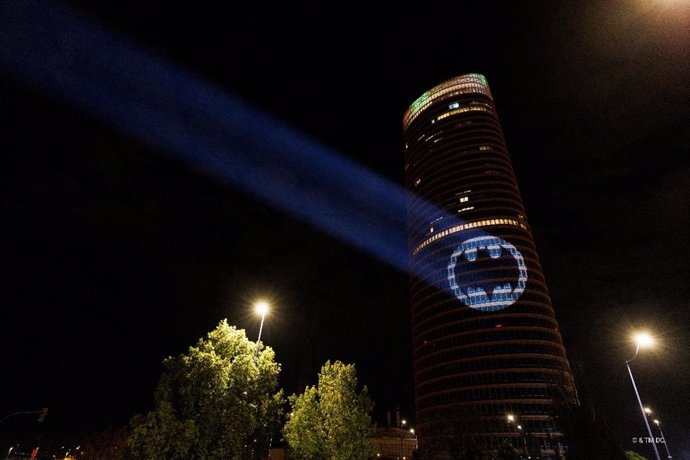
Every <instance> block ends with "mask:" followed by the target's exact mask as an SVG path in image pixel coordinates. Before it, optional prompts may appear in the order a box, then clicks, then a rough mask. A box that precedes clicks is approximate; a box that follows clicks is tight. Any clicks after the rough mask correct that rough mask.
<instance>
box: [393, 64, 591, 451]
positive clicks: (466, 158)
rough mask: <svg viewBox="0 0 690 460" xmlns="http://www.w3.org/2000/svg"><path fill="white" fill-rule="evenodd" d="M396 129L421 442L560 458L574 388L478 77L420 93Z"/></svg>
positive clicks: (507, 159)
mask: <svg viewBox="0 0 690 460" xmlns="http://www.w3.org/2000/svg"><path fill="white" fill-rule="evenodd" d="M403 130H404V138H405V171H406V182H407V189H408V190H409V191H410V192H412V193H411V194H410V196H411V199H410V202H409V204H408V238H409V242H410V250H411V269H412V279H411V303H412V305H411V307H412V312H411V315H412V338H413V353H414V375H415V400H416V407H417V433H418V436H419V442H420V448H421V449H423V450H424V449H426V450H428V451H430V452H434V454H432V458H433V457H439V458H442V457H444V456H445V457H450V458H452V457H453V456H454V454H457V451H458V450H461V449H466V448H469V447H476V448H479V449H483V450H485V451H495V450H496V449H497V448H498V446H499V445H500V444H501V443H502V442H504V441H505V440H508V441H510V442H511V443H513V445H514V446H515V447H516V448H517V449H519V450H522V451H524V452H525V453H527V451H528V450H534V449H535V448H538V449H540V450H541V452H542V453H541V455H542V458H554V459H555V458H560V454H559V451H561V450H562V448H563V444H562V443H563V439H562V434H561V433H560V432H559V428H558V426H557V424H556V423H554V408H555V407H556V406H558V405H559V404H577V395H576V390H575V386H574V383H573V377H572V374H571V371H570V366H569V364H568V360H567V358H566V353H565V349H564V348H563V343H562V339H561V336H560V333H559V330H558V324H557V323H556V318H555V315H554V311H553V307H552V305H551V299H550V297H549V292H548V289H547V287H546V284H545V281H544V275H543V273H542V269H541V265H540V263H539V257H538V256H537V252H536V249H535V246H534V241H533V239H532V234H531V232H530V227H529V224H528V222H527V217H526V215H525V209H524V206H523V204H522V199H521V197H520V192H519V190H518V186H517V181H516V179H515V174H514V173H513V168H512V165H511V161H510V157H509V155H508V151H507V149H506V145H505V141H504V139H503V133H502V131H501V126H500V124H499V121H498V116H497V114H496V109H495V107H494V102H493V98H492V96H491V92H490V90H489V86H488V84H487V82H486V79H485V78H484V76H483V75H479V74H468V75H462V76H459V77H456V78H453V79H451V80H448V81H446V82H443V83H441V84H439V85H438V86H435V87H434V88H432V89H430V90H429V91H427V92H425V93H424V94H422V95H421V96H420V97H419V98H418V99H417V100H416V101H414V102H413V103H412V105H411V106H410V107H409V109H408V110H407V112H406V113H405V115H404V117H403ZM418 198H420V199H418Z"/></svg>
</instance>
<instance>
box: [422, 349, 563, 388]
mask: <svg viewBox="0 0 690 460" xmlns="http://www.w3.org/2000/svg"><path fill="white" fill-rule="evenodd" d="M415 369H417V370H418V371H417V372H415V374H416V381H418V382H421V381H424V380H427V379H433V378H436V377H443V376H450V375H453V374H456V373H457V374H461V373H463V372H469V371H475V370H476V371H489V370H501V369H505V370H516V369H533V370H540V369H553V370H560V371H563V372H567V373H570V369H569V368H568V364H567V362H566V360H565V358H561V357H558V356H543V355H516V356H494V357H484V358H480V359H472V360H462V361H455V362H449V363H439V364H435V365H433V366H429V367H425V368H424V369H419V366H418V365H417V363H416V362H415Z"/></svg>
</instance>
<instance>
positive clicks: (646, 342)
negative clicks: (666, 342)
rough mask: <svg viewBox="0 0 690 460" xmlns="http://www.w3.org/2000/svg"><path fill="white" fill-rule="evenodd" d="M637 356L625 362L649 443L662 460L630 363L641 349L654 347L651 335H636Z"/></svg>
mask: <svg viewBox="0 0 690 460" xmlns="http://www.w3.org/2000/svg"><path fill="white" fill-rule="evenodd" d="M634 339H635V354H634V355H633V356H632V358H630V359H628V360H627V361H625V365H626V367H627V368H628V374H630V381H631V382H632V386H633V389H634V390H635V396H637V402H638V404H639V405H640V412H641V413H642V418H643V419H644V424H645V426H646V427H647V433H648V434H649V441H650V443H651V444H652V447H653V448H654V455H656V460H661V457H659V449H657V448H656V443H655V442H654V435H653V434H652V428H651V427H650V426H649V420H648V419H647V414H646V412H645V407H644V406H643V405H642V400H641V399H640V393H639V392H638V391H637V385H635V378H634V377H633V373H632V369H631V368H630V363H631V362H632V360H633V359H635V358H636V357H637V354H638V353H639V352H640V348H647V347H650V346H652V344H653V343H654V339H653V338H652V336H651V335H649V334H648V333H646V332H641V333H638V334H636V335H635V337H634Z"/></svg>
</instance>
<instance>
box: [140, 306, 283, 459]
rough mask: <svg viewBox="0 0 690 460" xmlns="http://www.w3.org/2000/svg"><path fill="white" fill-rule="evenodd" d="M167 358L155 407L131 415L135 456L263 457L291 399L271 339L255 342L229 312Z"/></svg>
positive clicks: (173, 457) (154, 457)
mask: <svg viewBox="0 0 690 460" xmlns="http://www.w3.org/2000/svg"><path fill="white" fill-rule="evenodd" d="M257 346H258V347H260V348H259V351H260V352H257ZM163 365H164V367H165V371H164V373H163V375H162V377H161V379H160V382H159V384H158V388H157V389H156V392H155V409H154V410H153V411H151V412H149V413H148V414H147V415H145V416H143V415H138V416H136V417H134V418H133V419H132V421H131V425H132V433H131V435H130V437H129V439H128V447H129V450H130V453H131V455H132V457H134V458H146V459H165V460H175V459H186V458H195V459H199V460H205V459H219V458H231V459H244V458H251V457H257V458H258V456H259V455H260V453H261V452H263V451H264V450H265V449H266V447H267V440H268V438H269V437H270V435H271V433H272V432H273V431H275V430H277V428H278V427H279V426H280V421H281V415H282V406H283V403H284V398H283V393H282V390H279V389H278V374H279V372H280V365H279V364H278V363H276V362H275V354H274V352H273V350H272V349H271V348H270V347H265V348H264V347H261V346H260V345H257V344H255V343H254V342H250V341H249V340H248V339H247V336H246V335H245V332H244V330H241V329H236V328H235V327H234V326H229V325H228V323H227V321H226V320H223V321H221V322H220V323H219V324H218V326H217V327H216V328H215V329H214V330H213V331H211V332H209V333H208V335H207V337H206V338H205V339H204V338H201V339H199V341H198V342H197V344H196V346H192V347H189V350H188V352H187V353H186V354H180V355H179V356H176V357H168V358H166V359H165V360H163Z"/></svg>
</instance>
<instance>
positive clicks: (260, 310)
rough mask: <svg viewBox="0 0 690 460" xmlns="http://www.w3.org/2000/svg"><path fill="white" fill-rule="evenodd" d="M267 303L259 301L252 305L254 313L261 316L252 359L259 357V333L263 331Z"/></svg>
mask: <svg viewBox="0 0 690 460" xmlns="http://www.w3.org/2000/svg"><path fill="white" fill-rule="evenodd" d="M268 308H269V305H268V302H266V301H265V300H259V301H258V302H256V303H255V304H254V311H255V312H256V313H257V314H259V315H261V325H260V326H259V337H258V338H257V339H256V350H255V351H254V357H257V356H258V355H259V342H261V332H262V331H263V330H264V318H265V317H266V313H268Z"/></svg>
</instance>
